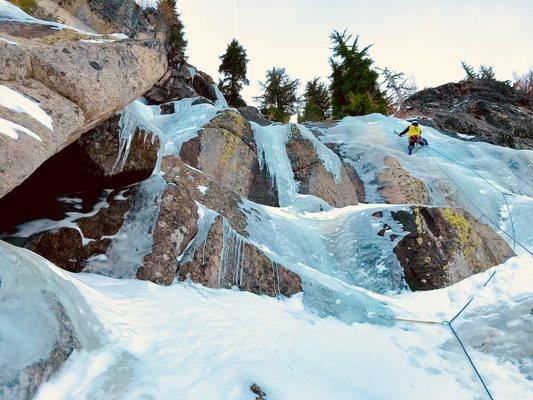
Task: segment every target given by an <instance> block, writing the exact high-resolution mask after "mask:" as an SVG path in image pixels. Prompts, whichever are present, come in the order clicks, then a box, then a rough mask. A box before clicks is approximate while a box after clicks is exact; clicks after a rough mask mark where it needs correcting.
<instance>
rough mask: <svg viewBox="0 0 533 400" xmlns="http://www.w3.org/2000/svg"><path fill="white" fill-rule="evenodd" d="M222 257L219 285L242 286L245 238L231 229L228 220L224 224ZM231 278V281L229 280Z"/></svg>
mask: <svg viewBox="0 0 533 400" xmlns="http://www.w3.org/2000/svg"><path fill="white" fill-rule="evenodd" d="M222 237H223V239H222V240H223V242H222V257H221V260H220V268H219V270H218V285H219V286H220V287H226V286H233V285H235V286H239V287H240V286H241V285H242V261H243V253H244V243H245V242H244V238H243V237H242V236H241V235H239V234H238V233H237V232H235V230H234V229H233V228H232V227H231V225H230V224H229V222H227V220H226V219H224V220H223V222H222ZM228 278H229V279H228Z"/></svg>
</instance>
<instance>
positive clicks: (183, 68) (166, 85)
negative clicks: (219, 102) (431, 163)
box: [145, 55, 217, 104]
mask: <svg viewBox="0 0 533 400" xmlns="http://www.w3.org/2000/svg"><path fill="white" fill-rule="evenodd" d="M214 84H215V82H214V81H213V79H212V78H211V77H210V76H209V75H207V74H206V73H204V72H201V71H197V70H196V68H194V67H193V66H192V65H190V64H188V63H186V62H185V61H184V60H183V57H182V56H181V55H174V56H172V58H169V68H168V70H167V71H166V73H165V74H164V75H163V77H162V78H161V79H160V80H159V81H158V82H156V83H155V85H154V86H153V87H152V88H151V89H150V90H149V91H148V92H147V93H146V95H145V98H146V99H147V100H148V101H149V102H150V104H162V103H166V102H169V101H173V100H181V99H184V98H187V97H196V96H199V97H204V98H206V99H209V100H211V101H215V100H216V99H217V96H216V93H215V89H214V86H213V85H214Z"/></svg>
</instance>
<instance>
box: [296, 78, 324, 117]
mask: <svg viewBox="0 0 533 400" xmlns="http://www.w3.org/2000/svg"><path fill="white" fill-rule="evenodd" d="M304 102H305V105H304V110H303V114H302V115H301V116H299V121H324V120H326V119H328V118H329V117H330V106H331V102H330V99H329V92H328V88H327V86H326V85H325V84H324V83H323V82H320V78H315V79H313V80H312V81H309V82H307V84H306V85H305V94H304Z"/></svg>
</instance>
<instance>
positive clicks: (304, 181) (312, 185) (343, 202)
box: [286, 125, 357, 207]
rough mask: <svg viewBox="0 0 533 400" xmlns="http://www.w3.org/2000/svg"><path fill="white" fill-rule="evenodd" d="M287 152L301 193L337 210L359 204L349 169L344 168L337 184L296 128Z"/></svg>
mask: <svg viewBox="0 0 533 400" xmlns="http://www.w3.org/2000/svg"><path fill="white" fill-rule="evenodd" d="M286 148H287V154H288V156H289V160H290V162H291V166H292V170H293V172H294V178H295V179H296V181H298V182H299V185H300V188H299V193H301V194H310V195H313V196H317V197H320V198H322V199H324V200H326V201H327V202H328V203H329V204H330V205H332V206H334V207H344V206H348V205H355V204H357V189H356V186H357V185H356V183H355V182H353V181H352V179H351V177H350V174H348V171H347V169H346V166H345V165H344V164H342V167H341V176H340V179H339V181H338V182H337V181H336V180H335V177H334V176H333V175H332V174H331V173H330V172H329V171H328V170H326V168H325V167H324V164H323V163H322V161H321V160H320V158H319V157H318V154H317V152H316V150H315V147H314V146H313V143H312V142H311V141H310V140H309V139H307V138H304V137H303V136H302V134H301V132H300V130H299V129H298V127H297V126H296V125H292V130H291V137H290V139H289V141H288V142H287V145H286ZM353 172H355V171H353ZM352 177H353V175H352Z"/></svg>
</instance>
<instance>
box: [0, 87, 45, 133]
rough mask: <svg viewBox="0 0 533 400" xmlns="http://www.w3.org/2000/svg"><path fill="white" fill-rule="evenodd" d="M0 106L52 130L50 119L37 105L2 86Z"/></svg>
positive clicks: (0, 88) (0, 89)
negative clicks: (26, 116) (27, 116)
mask: <svg viewBox="0 0 533 400" xmlns="http://www.w3.org/2000/svg"><path fill="white" fill-rule="evenodd" d="M0 106H2V107H5V108H7V109H9V110H12V111H15V112H18V113H25V114H28V115H29V116H30V117H32V118H34V119H35V120H37V121H38V122H39V123H41V124H43V125H44V126H46V127H47V128H48V129H50V130H51V131H53V130H54V127H53V125H52V118H51V117H50V116H49V115H48V114H47V113H45V112H44V111H43V110H42V108H41V107H40V106H39V104H38V103H36V102H35V101H33V100H31V99H29V98H27V97H26V96H23V95H22V94H20V93H19V92H17V91H15V90H13V89H10V88H8V87H7V86H4V85H0Z"/></svg>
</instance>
